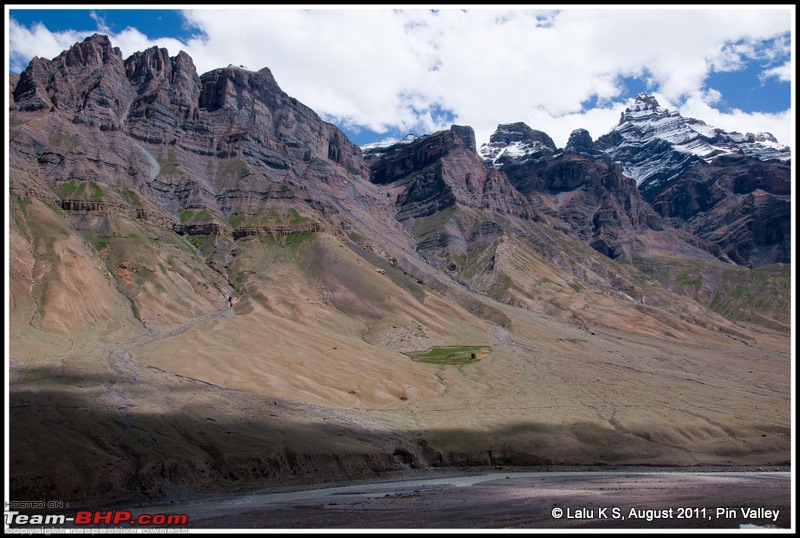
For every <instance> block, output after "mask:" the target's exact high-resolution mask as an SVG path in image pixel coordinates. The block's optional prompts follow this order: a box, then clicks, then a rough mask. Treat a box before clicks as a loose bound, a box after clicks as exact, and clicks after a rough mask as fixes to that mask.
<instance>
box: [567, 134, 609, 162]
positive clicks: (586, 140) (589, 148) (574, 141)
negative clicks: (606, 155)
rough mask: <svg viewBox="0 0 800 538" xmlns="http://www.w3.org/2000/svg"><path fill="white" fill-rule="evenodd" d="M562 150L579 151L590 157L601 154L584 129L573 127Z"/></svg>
mask: <svg viewBox="0 0 800 538" xmlns="http://www.w3.org/2000/svg"><path fill="white" fill-rule="evenodd" d="M564 150H565V151H571V152H574V153H581V154H583V155H589V156H592V157H595V156H599V155H601V154H602V152H601V151H599V150H598V149H597V148H595V147H594V142H593V141H592V136H591V135H590V134H589V131H587V130H586V129H575V130H574V131H572V132H571V133H570V135H569V140H568V141H567V145H566V147H565V148H564Z"/></svg>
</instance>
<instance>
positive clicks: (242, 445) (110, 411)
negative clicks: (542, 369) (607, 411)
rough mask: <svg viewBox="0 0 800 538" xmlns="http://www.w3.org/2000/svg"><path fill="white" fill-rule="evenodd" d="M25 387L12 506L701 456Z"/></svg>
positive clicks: (39, 371)
mask: <svg viewBox="0 0 800 538" xmlns="http://www.w3.org/2000/svg"><path fill="white" fill-rule="evenodd" d="M16 374H17V375H16V376H15V377H16V379H17V381H15V382H14V383H12V386H11V394H10V400H11V409H10V432H11V434H10V456H11V472H10V475H11V497H12V500H15V501H16V500H59V501H67V502H70V503H72V504H73V505H80V504H84V505H87V506H92V505H94V506H98V505H101V506H111V505H114V504H120V503H123V504H124V503H130V502H140V501H142V502H143V501H153V500H163V499H178V500H180V499H188V498H191V497H192V496H193V495H196V494H197V493H200V492H204V493H207V492H234V491H243V490H248V489H257V488H263V487H268V486H277V485H289V484H311V483H322V482H330V481H342V480H351V479H360V478H368V477H374V476H376V475H379V474H380V473H385V472H390V471H401V470H405V469H415V468H417V469H418V468H428V467H463V466H494V467H506V466H533V467H538V466H548V465H626V464H630V465H685V464H686V462H687V461H690V460H688V459H687V451H688V450H697V449H698V448H699V447H680V446H673V445H667V444H659V443H657V442H654V441H652V440H650V439H649V435H648V433H647V432H628V431H619V430H616V429H613V428H610V427H603V426H601V425H598V424H592V423H588V422H576V423H572V424H563V425H562V424H547V423H538V422H518V423H515V424H512V425H507V426H503V427H498V428H495V429H493V430H491V431H474V430H469V429H464V428H457V427H453V428H451V429H442V430H427V431H424V432H423V431H397V430H392V431H389V430H385V429H381V428H380V427H376V426H375V425H374V424H368V423H366V422H363V423H360V422H359V420H360V419H357V418H355V419H354V418H353V417H351V416H348V415H347V414H346V413H344V412H339V411H336V410H331V409H325V408H321V407H313V406H305V405H303V404H298V403H297V402H287V401H282V400H278V399H274V398H268V397H263V396H258V395H254V394H249V393H243V392H239V391H234V390H229V389H222V388H219V387H215V386H213V385H209V384H206V383H202V382H197V381H192V380H188V379H187V378H180V379H178V378H177V376H171V375H170V374H163V373H160V372H159V373H156V372H153V371H150V370H147V369H140V373H139V374H137V375H135V376H134V377H126V376H125V375H123V374H116V373H114V374H108V375H103V374H84V373H70V372H69V371H64V370H63V369H50V368H47V367H29V368H25V369H24V371H23V372H19V371H17V372H16ZM162 402H163V403H162ZM763 428H764V429H763V431H765V432H768V433H765V434H764V437H763V439H764V440H763V442H762V443H761V444H760V445H752V446H751V450H753V451H754V452H756V453H759V452H760V453H763V458H762V459H763V462H762V464H764V465H778V464H788V460H789V435H788V433H789V432H788V431H784V430H786V429H785V428H779V427H771V428H770V427H769V425H766V424H765V425H764V427H763ZM713 446H717V445H713ZM712 450H717V452H714V453H711V454H709V456H713V457H715V458H727V461H730V462H731V463H735V462H737V459H738V458H739V457H741V456H743V455H744V456H752V454H742V453H740V452H737V449H726V450H728V451H729V452H728V453H727V454H726V453H722V452H719V450H718V449H712ZM782 455H785V456H782ZM721 461H724V460H721Z"/></svg>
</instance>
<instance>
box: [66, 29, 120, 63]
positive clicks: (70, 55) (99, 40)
mask: <svg viewBox="0 0 800 538" xmlns="http://www.w3.org/2000/svg"><path fill="white" fill-rule="evenodd" d="M60 58H63V62H64V65H66V66H67V67H88V66H100V65H103V64H107V63H109V62H112V61H117V62H121V61H122V52H121V51H120V50H119V48H118V47H114V46H112V45H111V40H110V39H109V38H108V36H106V35H102V34H94V35H92V36H90V37H87V38H86V39H84V40H83V41H82V42H81V43H76V44H75V45H73V46H72V47H71V48H70V49H69V50H67V51H65V52H63V53H62V54H61V56H60Z"/></svg>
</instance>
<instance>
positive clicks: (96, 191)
mask: <svg viewBox="0 0 800 538" xmlns="http://www.w3.org/2000/svg"><path fill="white" fill-rule="evenodd" d="M89 188H90V189H92V200H97V199H99V198H102V197H103V189H101V188H100V186H99V185H98V184H97V183H95V182H94V181H90V182H89Z"/></svg>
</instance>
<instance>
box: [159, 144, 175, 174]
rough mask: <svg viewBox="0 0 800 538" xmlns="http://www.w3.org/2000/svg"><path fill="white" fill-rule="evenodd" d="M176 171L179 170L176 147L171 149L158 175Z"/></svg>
mask: <svg viewBox="0 0 800 538" xmlns="http://www.w3.org/2000/svg"><path fill="white" fill-rule="evenodd" d="M176 172H178V156H177V155H176V154H175V150H174V149H169V150H168V151H167V158H166V160H165V162H163V163H161V170H160V171H159V172H158V177H162V176H169V175H172V174H175V173H176Z"/></svg>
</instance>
